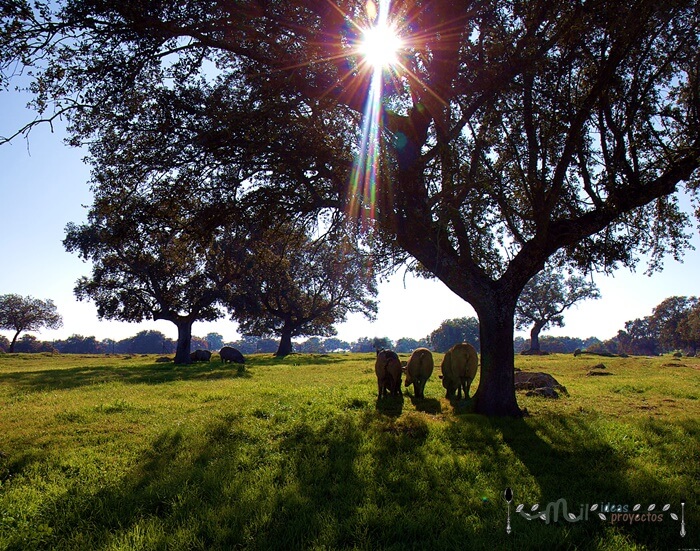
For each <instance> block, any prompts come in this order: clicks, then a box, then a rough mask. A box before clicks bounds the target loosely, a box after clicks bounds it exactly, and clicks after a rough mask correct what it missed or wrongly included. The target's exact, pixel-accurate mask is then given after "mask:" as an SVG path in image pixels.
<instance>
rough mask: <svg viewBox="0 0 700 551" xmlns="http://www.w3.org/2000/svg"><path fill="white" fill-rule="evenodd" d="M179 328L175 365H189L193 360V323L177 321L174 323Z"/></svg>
mask: <svg viewBox="0 0 700 551" xmlns="http://www.w3.org/2000/svg"><path fill="white" fill-rule="evenodd" d="M174 323H175V325H176V326H177V348H176V350H175V363H176V364H188V363H191V362H192V360H191V358H190V348H191V344H192V323H193V322H192V321H190V320H177V321H175V322H174Z"/></svg>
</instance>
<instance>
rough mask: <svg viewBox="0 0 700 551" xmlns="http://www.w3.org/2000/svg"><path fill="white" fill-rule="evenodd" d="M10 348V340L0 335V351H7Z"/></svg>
mask: <svg viewBox="0 0 700 551" xmlns="http://www.w3.org/2000/svg"><path fill="white" fill-rule="evenodd" d="M9 349H10V341H9V340H8V338H7V337H5V336H4V335H0V352H7V351H8V350H9Z"/></svg>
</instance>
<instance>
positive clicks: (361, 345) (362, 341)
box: [350, 337, 377, 352]
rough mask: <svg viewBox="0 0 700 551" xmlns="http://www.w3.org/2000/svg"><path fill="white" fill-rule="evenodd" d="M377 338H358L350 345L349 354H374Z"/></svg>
mask: <svg viewBox="0 0 700 551" xmlns="http://www.w3.org/2000/svg"><path fill="white" fill-rule="evenodd" d="M376 343H377V337H360V338H359V339H357V340H356V341H355V342H353V343H352V345H351V347H350V351H351V352H374V351H375V350H376V347H375V345H376Z"/></svg>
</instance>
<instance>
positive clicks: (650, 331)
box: [616, 316, 661, 356]
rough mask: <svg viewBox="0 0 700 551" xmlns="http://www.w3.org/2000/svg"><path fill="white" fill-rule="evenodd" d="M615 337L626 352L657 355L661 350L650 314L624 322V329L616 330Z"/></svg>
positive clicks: (637, 354)
mask: <svg viewBox="0 0 700 551" xmlns="http://www.w3.org/2000/svg"><path fill="white" fill-rule="evenodd" d="M616 338H617V341H618V342H619V344H620V347H621V348H622V350H624V352H625V353H626V354H631V355H636V356H657V355H658V354H659V352H660V350H661V346H660V344H659V335H658V333H657V332H656V330H655V327H654V324H653V323H652V320H651V316H647V317H645V318H637V319H635V320H632V321H628V322H626V323H625V329H624V330H621V331H618V333H617V336H616Z"/></svg>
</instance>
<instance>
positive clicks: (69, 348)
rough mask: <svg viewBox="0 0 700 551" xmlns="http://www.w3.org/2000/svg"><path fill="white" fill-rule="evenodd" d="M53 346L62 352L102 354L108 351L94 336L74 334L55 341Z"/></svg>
mask: <svg viewBox="0 0 700 551" xmlns="http://www.w3.org/2000/svg"><path fill="white" fill-rule="evenodd" d="M54 346H55V347H56V349H57V350H58V351H59V352H61V353H62V354H104V353H105V352H107V351H108V349H107V346H106V345H105V344H104V343H101V342H99V341H98V340H97V339H96V338H95V337H84V336H82V335H75V334H73V335H71V336H70V337H68V338H67V339H65V340H60V341H56V342H55V343H54Z"/></svg>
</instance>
